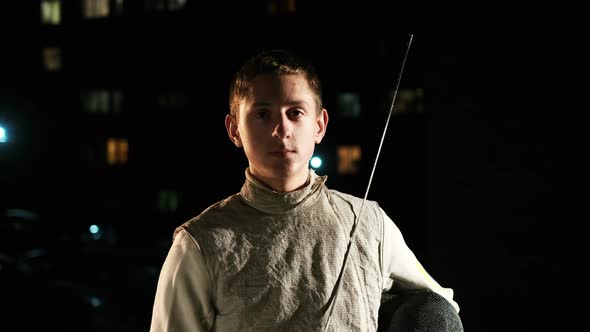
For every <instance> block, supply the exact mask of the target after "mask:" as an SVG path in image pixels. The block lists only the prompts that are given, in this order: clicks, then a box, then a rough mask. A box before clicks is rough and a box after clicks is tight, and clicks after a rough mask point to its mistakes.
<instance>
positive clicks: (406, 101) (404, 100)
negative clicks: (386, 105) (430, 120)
mask: <svg viewBox="0 0 590 332" xmlns="http://www.w3.org/2000/svg"><path fill="white" fill-rule="evenodd" d="M391 97H392V98H393V92H392V93H391ZM423 97H424V90H422V89H402V90H399V92H398V93H397V97H396V100H395V108H394V109H393V111H394V112H396V113H422V112H423V111H424V104H423ZM387 111H388V112H389V109H388V110H387Z"/></svg>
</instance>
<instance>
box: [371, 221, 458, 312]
mask: <svg viewBox="0 0 590 332" xmlns="http://www.w3.org/2000/svg"><path fill="white" fill-rule="evenodd" d="M381 211H382V213H383V238H382V241H381V244H382V258H381V259H382V265H381V266H382V268H383V271H382V272H383V291H384V292H385V291H388V290H391V289H392V288H393V289H396V290H397V289H399V290H416V289H430V290H432V291H434V292H436V293H438V294H440V295H441V296H443V297H444V298H445V299H446V300H447V301H449V303H451V305H452V306H453V307H454V308H455V310H457V312H459V305H458V304H457V303H456V302H455V301H454V300H453V290H452V289H451V288H443V287H441V286H440V285H439V284H438V282H436V280H434V279H433V278H432V277H431V276H430V275H429V274H428V272H426V270H425V269H424V267H423V266H422V264H420V262H419V261H418V259H417V258H416V256H415V255H414V253H413V252H412V251H411V250H410V248H408V246H407V245H406V242H405V240H404V238H403V235H402V233H401V232H400V230H399V228H398V227H397V226H396V225H395V223H394V222H393V221H392V220H391V219H390V218H389V217H388V216H387V214H386V213H385V211H383V210H381Z"/></svg>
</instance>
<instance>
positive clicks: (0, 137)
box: [0, 126, 8, 143]
mask: <svg viewBox="0 0 590 332" xmlns="http://www.w3.org/2000/svg"><path fill="white" fill-rule="evenodd" d="M7 140H8V137H7V135H6V129H4V128H2V126H0V143H6V141H7Z"/></svg>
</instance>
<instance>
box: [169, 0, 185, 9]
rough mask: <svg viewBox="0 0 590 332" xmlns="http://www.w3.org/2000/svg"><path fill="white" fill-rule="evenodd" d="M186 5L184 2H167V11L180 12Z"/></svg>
mask: <svg viewBox="0 0 590 332" xmlns="http://www.w3.org/2000/svg"><path fill="white" fill-rule="evenodd" d="M184 5H186V0H168V10H170V11H174V10H181V9H183V8H184Z"/></svg>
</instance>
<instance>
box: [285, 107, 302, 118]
mask: <svg viewBox="0 0 590 332" xmlns="http://www.w3.org/2000/svg"><path fill="white" fill-rule="evenodd" d="M303 114H304V113H303V110H300V109H298V108H293V109H290V110H289V111H288V112H287V115H288V116H289V117H290V118H298V117H300V116H302V115H303Z"/></svg>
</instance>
